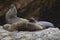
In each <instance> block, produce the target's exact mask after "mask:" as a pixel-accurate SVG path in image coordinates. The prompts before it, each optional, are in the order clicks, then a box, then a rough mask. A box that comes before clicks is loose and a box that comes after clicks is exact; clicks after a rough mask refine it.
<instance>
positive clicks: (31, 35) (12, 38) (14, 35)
mask: <svg viewBox="0 0 60 40" xmlns="http://www.w3.org/2000/svg"><path fill="white" fill-rule="evenodd" d="M1 30H2V31H1ZM1 30H0V40H60V30H59V29H58V28H48V29H44V30H41V31H34V32H28V31H20V32H17V31H15V32H9V31H6V30H4V29H2V28H1Z"/></svg>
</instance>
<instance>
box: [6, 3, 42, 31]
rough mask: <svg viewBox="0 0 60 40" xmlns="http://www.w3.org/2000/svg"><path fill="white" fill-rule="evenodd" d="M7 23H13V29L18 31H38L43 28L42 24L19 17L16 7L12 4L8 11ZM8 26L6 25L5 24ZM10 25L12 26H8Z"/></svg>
mask: <svg viewBox="0 0 60 40" xmlns="http://www.w3.org/2000/svg"><path fill="white" fill-rule="evenodd" d="M5 18H6V21H7V24H11V28H12V29H11V30H12V31H14V30H18V31H38V30H41V29H43V28H42V26H40V25H38V24H35V23H32V22H29V20H27V19H23V18H19V17H17V10H16V7H15V6H14V5H13V4H12V5H11V7H10V9H9V10H8V12H7V13H6V17H5ZM5 27H6V26H5ZM8 27H10V26H8Z"/></svg>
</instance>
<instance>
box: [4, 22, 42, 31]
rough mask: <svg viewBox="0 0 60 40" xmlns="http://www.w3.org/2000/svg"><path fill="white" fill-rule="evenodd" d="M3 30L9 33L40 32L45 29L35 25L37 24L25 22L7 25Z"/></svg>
mask: <svg viewBox="0 0 60 40" xmlns="http://www.w3.org/2000/svg"><path fill="white" fill-rule="evenodd" d="M3 28H4V29H6V30H8V31H39V30H42V29H43V27H42V26H40V25H38V24H35V23H30V22H29V23H27V24H26V23H25V22H16V23H13V24H5V25H4V26H3Z"/></svg>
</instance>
